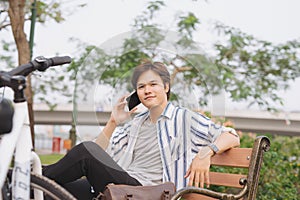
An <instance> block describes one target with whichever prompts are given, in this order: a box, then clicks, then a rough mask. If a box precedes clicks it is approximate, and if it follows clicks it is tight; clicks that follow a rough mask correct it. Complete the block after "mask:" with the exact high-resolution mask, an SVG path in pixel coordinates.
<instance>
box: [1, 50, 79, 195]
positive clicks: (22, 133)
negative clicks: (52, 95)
mask: <svg viewBox="0 0 300 200" xmlns="http://www.w3.org/2000/svg"><path fill="white" fill-rule="evenodd" d="M70 62H71V58H70V57H69V56H62V57H53V58H44V57H41V56H40V57H37V58H35V59H34V60H33V61H31V62H29V63H27V64H24V65H21V66H19V67H17V68H15V69H13V70H11V71H9V72H4V71H1V72H0V87H5V86H7V87H10V88H11V89H12V90H13V92H14V100H13V101H14V103H13V108H14V114H12V112H11V113H10V114H9V115H6V116H5V117H6V118H7V117H8V118H9V117H11V119H12V123H13V124H12V125H11V124H9V123H8V124H4V125H6V127H5V130H4V132H2V133H1V132H0V188H1V190H0V200H6V199H24V200H26V199H30V198H31V196H32V195H33V196H34V199H38V200H42V199H43V198H44V197H47V199H49V198H48V197H50V198H51V199H57V200H60V199H66V200H75V198H74V197H73V196H72V195H71V194H70V193H69V192H67V191H66V190H65V189H64V188H63V187H61V186H60V185H58V184H57V183H55V182H54V181H52V180H50V179H48V178H46V177H44V176H43V175H42V165H41V161H40V159H39V157H38V155H37V154H36V153H35V152H34V151H32V149H33V145H32V140H31V138H32V137H31V134H30V127H29V118H28V109H27V101H26V98H25V95H24V89H25V87H26V79H25V77H26V76H27V75H29V74H30V73H31V72H33V71H35V70H38V71H42V72H43V71H45V70H47V69H48V68H49V67H51V66H56V65H62V64H67V63H70ZM0 101H1V105H2V103H3V105H4V104H5V105H4V106H10V105H9V104H8V103H7V99H2V100H1V99H0ZM11 119H8V121H10V120H11ZM0 123H3V121H1V122H0ZM8 126H9V127H8ZM11 163H12V164H13V167H12V169H11V167H10V166H11ZM32 191H33V192H32Z"/></svg>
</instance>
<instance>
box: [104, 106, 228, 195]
mask: <svg viewBox="0 0 300 200" xmlns="http://www.w3.org/2000/svg"><path fill="white" fill-rule="evenodd" d="M148 116H149V111H146V112H144V113H140V114H138V115H136V116H135V117H134V118H133V120H131V121H130V122H129V123H127V124H125V125H124V126H123V127H122V128H121V129H119V130H117V131H116V132H114V133H113V135H112V137H111V140H110V144H109V146H108V148H107V152H108V153H109V154H110V155H111V157H112V158H113V159H114V160H115V161H116V162H117V163H118V164H119V165H120V166H121V167H122V168H123V169H124V170H125V171H126V170H127V169H128V167H129V166H130V164H131V163H132V159H133V152H134V147H135V143H136V141H137V136H138V132H139V130H140V127H141V125H142V123H143V122H144V121H145V119H146V118H147V117H148ZM156 127H157V140H158V146H159V150H160V156H161V160H162V164H163V177H162V179H163V182H166V181H171V182H173V183H174V184H175V186H176V188H177V189H180V188H182V187H185V186H187V183H188V179H186V178H184V175H185V173H186V171H187V170H188V168H189V166H190V164H191V162H192V159H193V158H194V157H195V156H196V154H197V153H198V150H199V147H202V146H206V145H208V144H209V143H212V142H214V141H215V140H216V138H217V137H218V136H219V135H220V134H221V133H222V132H223V131H225V130H224V129H226V128H225V127H223V126H219V125H216V124H214V123H213V122H212V121H211V120H210V119H209V118H207V117H205V116H203V115H201V114H200V113H197V112H193V111H191V110H188V109H186V108H182V107H177V106H176V107H175V106H174V105H173V104H172V103H168V104H167V106H166V108H165V110H164V111H163V112H162V114H161V116H160V117H159V119H158V120H157V122H156ZM226 131H228V130H226Z"/></svg>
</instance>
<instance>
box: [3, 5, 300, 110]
mask: <svg viewBox="0 0 300 200" xmlns="http://www.w3.org/2000/svg"><path fill="white" fill-rule="evenodd" d="M82 2H86V3H87V6H86V7H84V8H82V9H78V10H77V11H76V12H75V13H73V14H72V15H70V16H67V17H66V21H65V22H63V23H61V24H57V23H54V22H51V23H48V24H47V25H46V26H44V25H37V26H36V30H35V44H36V46H35V48H34V52H33V53H34V56H37V55H44V56H52V55H54V54H55V53H57V52H59V53H60V54H67V55H71V56H72V55H75V54H76V52H77V50H76V49H75V47H74V44H71V43H70V42H68V40H69V38H70V37H75V38H79V39H80V40H82V41H85V42H88V43H92V44H96V45H101V44H103V43H104V42H106V41H108V40H110V39H111V38H114V37H116V36H118V35H120V34H123V33H126V32H128V31H130V30H131V28H130V24H132V22H133V19H134V17H136V15H137V14H140V13H141V10H142V9H144V7H145V4H146V2H148V1H144V0H111V1H99V0H68V1H65V3H64V6H65V7H66V8H67V7H72V6H73V5H74V4H80V3H82ZM166 4H167V6H168V7H167V8H166V10H165V11H164V12H163V13H162V14H160V16H159V17H160V19H161V21H162V22H165V23H166V24H168V27H166V28H167V29H170V30H172V26H174V25H175V22H174V20H173V14H174V13H175V11H179V10H182V11H189V10H191V11H193V12H194V13H195V14H196V15H197V16H198V17H199V18H200V20H201V24H202V25H203V26H202V27H206V25H209V24H211V23H212V22H213V21H216V20H217V21H220V22H222V23H224V24H226V25H229V26H233V27H237V28H239V29H241V30H242V31H243V32H246V33H249V34H252V35H254V36H255V37H257V38H259V39H263V40H268V41H271V42H274V43H282V42H286V41H287V40H292V39H296V38H300V26H299V19H300V12H299V8H300V1H299V0H208V1H207V2H205V1H204V0H202V1H201V0H198V1H191V0H190V1H189V0H186V1H182V0H168V1H166ZM170 21H171V22H172V23H170ZM0 34H1V32H0ZM28 35H29V31H28ZM196 38H197V39H198V40H199V41H200V42H201V43H202V44H203V47H205V45H206V44H205V43H206V42H209V41H211V40H214V39H215V38H213V36H212V35H211V34H210V33H209V32H205V31H203V30H202V31H200V32H199V34H197V36H196ZM297 86H300V80H299V79H298V80H297V81H296V82H293V83H292V86H291V89H290V90H289V91H288V92H285V93H283V96H284V98H285V102H286V104H285V106H284V107H282V109H283V110H285V111H292V110H300V109H299V108H298V104H299V103H298V102H299V99H300V93H299V92H298V90H297V89H296V87H297ZM229 104H230V106H231V107H232V108H236V107H239V106H240V105H236V104H231V103H229Z"/></svg>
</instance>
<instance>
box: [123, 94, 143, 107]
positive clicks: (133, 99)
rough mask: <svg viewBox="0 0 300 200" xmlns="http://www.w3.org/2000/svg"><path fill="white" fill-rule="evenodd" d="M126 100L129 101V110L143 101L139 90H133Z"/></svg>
mask: <svg viewBox="0 0 300 200" xmlns="http://www.w3.org/2000/svg"><path fill="white" fill-rule="evenodd" d="M126 101H127V103H128V109H129V111H130V110H132V109H133V108H134V107H136V106H138V105H139V104H140V103H141V101H140V99H139V97H138V95H137V92H136V91H134V92H132V93H131V94H130V95H129V96H128V97H127V98H126Z"/></svg>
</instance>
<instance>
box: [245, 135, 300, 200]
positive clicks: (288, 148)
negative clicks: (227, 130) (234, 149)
mask: <svg viewBox="0 0 300 200" xmlns="http://www.w3.org/2000/svg"><path fill="white" fill-rule="evenodd" d="M267 136H268V137H269V139H270V141H271V148H270V150H269V151H268V152H267V153H265V154H264V161H263V165H262V168H261V171H260V180H259V186H258V192H257V196H256V198H257V199H259V200H287V199H289V200H297V199H300V185H299V183H300V176H299V175H300V174H299V173H300V170H299V169H300V154H299V152H300V137H289V136H274V135H267ZM254 138H255V135H253V134H243V135H242V137H241V146H242V147H251V146H252V144H253V141H254Z"/></svg>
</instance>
